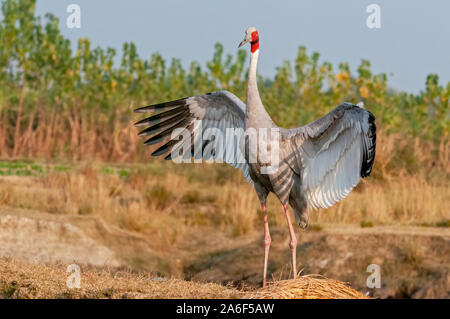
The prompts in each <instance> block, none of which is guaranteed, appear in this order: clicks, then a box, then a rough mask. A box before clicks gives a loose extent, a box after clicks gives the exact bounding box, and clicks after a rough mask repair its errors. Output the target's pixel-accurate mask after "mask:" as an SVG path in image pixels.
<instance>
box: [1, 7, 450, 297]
mask: <svg viewBox="0 0 450 319" xmlns="http://www.w3.org/2000/svg"><path fill="white" fill-rule="evenodd" d="M1 4H2V5H1V10H2V14H1V17H2V18H1V20H0V297H5V298H10V297H13V298H36V297H37V298H41V297H42V298H55V297H69V298H83V297H105V298H110V297H111V298H121V297H130V298H133V297H149V298H157V297H164V298H165V297H167V298H171V297H211V298H216V297H217V298H219V297H223V298H236V297H243V296H244V297H247V296H249V294H251V293H253V292H255V289H257V288H258V287H259V286H260V283H261V276H262V261H263V238H262V237H263V222H262V216H261V211H260V207H259V203H258V200H257V198H256V194H255V193H254V191H253V189H252V188H251V187H250V185H248V184H247V183H246V181H245V180H244V178H243V177H242V174H241V173H240V171H236V170H234V169H232V168H231V167H228V166H226V165H224V164H214V165H210V164H185V165H177V164H174V163H172V162H171V161H163V160H160V159H158V158H152V159H150V158H149V153H148V150H146V148H145V147H144V146H143V145H142V142H143V141H142V140H140V139H139V138H138V136H137V133H138V130H137V128H136V127H134V126H133V123H134V122H137V121H138V120H140V119H141V118H140V117H139V116H137V115H136V114H134V113H133V112H132V110H133V109H134V108H136V107H139V106H144V105H148V104H154V103H159V102H162V101H167V100H171V99H177V98H181V97H185V96H191V95H195V94H204V93H206V92H211V91H216V90H220V89H226V90H229V91H232V92H233V93H235V94H236V95H237V96H238V97H239V98H241V99H243V100H245V99H244V98H245V87H246V72H247V66H248V56H247V54H246V52H245V51H243V50H240V51H238V52H237V53H236V55H225V54H224V48H223V46H222V45H221V44H220V43H217V44H216V46H215V48H214V49H215V50H214V55H213V57H212V59H211V61H209V62H207V63H206V65H205V66H203V65H200V64H199V63H198V62H196V61H193V62H192V63H191V64H190V66H189V68H186V69H185V68H183V67H182V65H181V62H180V60H179V59H173V60H171V61H166V60H164V58H163V57H162V56H161V55H160V54H159V53H157V52H155V53H154V54H153V55H152V56H151V57H140V56H139V54H138V52H137V49H136V46H135V45H134V44H133V43H124V45H123V50H122V52H120V53H118V52H117V50H115V49H112V48H100V47H96V48H93V47H91V43H90V40H89V39H87V38H83V39H79V41H78V44H77V46H76V49H75V50H72V46H71V43H70V41H69V40H68V39H66V38H64V36H63V35H62V34H61V32H60V29H59V26H60V24H59V21H58V19H57V18H56V17H55V16H53V15H52V14H48V15H46V16H45V17H39V16H36V14H35V1H33V0H3V1H1ZM119 54H121V56H119V58H120V59H118V55H119ZM118 60H120V63H117V61H118ZM419 62H420V61H419ZM280 63H281V65H280V66H279V67H278V68H277V73H276V75H275V76H274V77H273V78H262V77H260V78H259V82H258V83H259V89H260V91H261V98H262V100H263V102H264V104H265V105H266V107H267V111H268V113H269V114H270V115H271V116H272V117H273V119H274V121H275V122H276V123H277V124H278V125H280V126H283V127H286V128H288V127H296V126H300V125H304V124H306V123H309V122H311V121H313V120H315V119H317V118H318V117H320V116H322V115H325V114H326V113H327V112H329V111H330V110H331V109H332V108H334V107H335V106H337V105H338V104H339V103H341V102H343V101H349V102H353V103H357V102H364V105H365V107H366V108H367V109H368V110H370V111H371V112H372V113H373V114H375V116H376V125H377V150H376V158H375V164H374V169H373V172H372V174H371V176H370V177H369V178H367V179H364V180H363V181H361V183H360V184H359V185H358V186H357V187H356V188H355V189H354V190H353V191H352V193H351V194H350V195H349V196H348V197H347V198H346V199H344V200H343V201H341V202H339V203H338V204H336V205H335V206H333V207H331V208H329V209H327V210H318V211H312V212H311V218H310V224H309V227H308V228H307V229H306V230H304V231H302V230H300V229H298V228H297V229H296V232H297V237H298V249H297V251H298V256H297V259H298V269H299V270H300V271H301V274H302V275H305V276H307V277H305V278H312V277H308V276H310V275H323V276H325V277H327V278H330V279H336V280H340V281H342V282H346V283H349V284H350V285H351V287H353V288H354V289H356V290H357V291H359V292H361V293H363V294H366V293H367V294H369V295H370V296H373V297H377V298H378V297H379V298H389V297H412V298H436V297H440V298H449V297H450V296H449V291H450V288H449V285H450V268H449V267H450V266H449V265H450V260H449V257H450V242H449V241H450V228H449V227H450V213H449V209H448V208H449V207H450V163H449V161H450V135H449V123H450V121H449V119H450V107H449V98H450V83H441V82H442V81H440V80H439V77H438V75H436V74H429V75H428V76H427V78H426V79H424V89H423V90H421V91H420V92H418V93H415V94H412V93H409V92H402V91H397V90H395V89H393V88H391V87H390V86H389V77H388V76H387V75H386V74H374V73H373V72H372V71H371V68H370V61H368V60H362V61H361V63H360V65H359V66H358V68H357V72H355V73H352V72H350V66H349V65H348V63H346V62H342V63H340V64H339V65H337V66H333V65H332V64H331V63H329V62H327V61H322V60H321V58H320V55H319V53H317V52H313V53H311V52H308V51H307V49H306V48H305V47H304V46H302V45H299V48H298V55H297V57H296V59H295V60H294V61H283V62H281V61H280ZM268 211H269V222H270V228H271V233H272V248H271V252H270V258H269V277H270V278H271V281H276V282H280V280H283V279H287V278H288V277H289V271H290V268H289V250H288V238H289V236H288V232H287V228H286V226H285V219H284V216H283V213H282V207H281V205H280V203H279V202H278V201H277V200H276V198H275V197H272V196H269V201H268ZM72 263H76V264H79V265H81V267H82V273H83V274H84V275H83V276H84V277H83V278H85V279H84V280H85V281H84V282H85V283H86V284H90V286H84V287H83V288H81V289H82V290H70V289H68V288H67V287H66V286H65V278H66V276H68V274H67V273H65V269H66V267H67V265H69V264H72ZM370 264H377V265H379V266H380V267H381V288H376V289H375V288H368V287H367V285H366V279H367V277H368V276H369V275H370V274H369V273H368V272H367V271H366V270H367V267H368V265H370ZM116 276H119V277H120V278H119V279H117V286H116V284H115V283H114V282H115V281H116ZM155 278H156V281H155V280H153V279H155ZM158 278H159V279H158ZM307 280H309V279H305V281H304V282H307ZM329 284H330V285H332V284H331V281H330V282H329ZM330 287H331V286H330Z"/></svg>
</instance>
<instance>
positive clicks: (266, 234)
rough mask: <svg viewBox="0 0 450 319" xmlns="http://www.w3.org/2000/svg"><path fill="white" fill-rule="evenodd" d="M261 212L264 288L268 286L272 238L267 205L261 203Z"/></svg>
mask: <svg viewBox="0 0 450 319" xmlns="http://www.w3.org/2000/svg"><path fill="white" fill-rule="evenodd" d="M261 210H262V213H263V217H264V273H263V287H265V286H266V281H267V262H268V260H269V249H270V243H271V242H272V238H270V232H269V220H268V216H267V207H266V203H261Z"/></svg>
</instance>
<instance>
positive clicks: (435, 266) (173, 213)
mask: <svg viewBox="0 0 450 319" xmlns="http://www.w3.org/2000/svg"><path fill="white" fill-rule="evenodd" d="M1 166H2V172H3V173H2V176H1V177H0V181H1V186H0V225H1V226H2V232H1V233H0V247H1V248H0V256H3V257H4V258H5V257H6V258H12V260H13V261H15V263H13V264H14V265H17V264H19V265H21V264H24V265H27V264H29V263H32V264H36V263H37V264H46V265H49V266H47V267H54V266H51V265H53V264H56V265H59V266H57V267H59V268H58V269H59V272H63V271H64V270H65V267H67V265H68V264H71V263H74V262H75V263H77V264H80V265H84V266H83V267H87V269H91V268H92V267H94V268H95V269H96V270H97V271H99V272H100V273H102V271H112V272H113V273H115V272H117V271H123V270H126V272H127V273H128V275H129V276H131V277H130V278H140V277H139V276H141V275H144V274H148V273H151V274H153V277H160V276H161V277H162V278H166V279H168V280H172V279H173V280H175V279H176V280H179V281H176V282H177V283H178V284H181V285H184V284H185V283H184V282H183V281H182V280H188V281H189V282H193V284H194V283H195V282H199V283H207V282H215V283H218V284H222V285H225V286H227V287H228V288H229V289H232V290H233V289H234V290H233V291H234V293H239V294H242V293H244V292H245V291H246V289H254V288H257V287H259V285H260V280H261V266H262V258H263V245H262V234H263V232H262V220H261V219H262V218H261V213H260V212H259V211H258V208H257V200H256V198H255V197H256V195H255V194H254V193H253V191H252V190H251V188H250V187H249V186H248V185H247V184H246V182H245V181H244V180H243V178H242V177H241V176H240V173H239V172H237V171H235V170H233V169H232V168H229V167H226V166H224V167H220V166H219V167H216V166H213V165H204V167H189V165H187V166H186V165H185V166H182V165H175V164H172V163H170V162H160V161H153V162H151V163H150V164H148V165H137V164H134V165H125V164H120V165H112V164H104V163H84V164H74V163H65V164H48V163H44V162H34V161H3V162H1ZM409 182H410V183H412V184H411V185H410V184H407V183H405V184H399V183H398V182H396V181H392V182H388V181H376V180H372V181H371V182H370V184H369V182H367V183H364V184H362V186H361V187H360V188H359V189H358V190H357V191H355V192H353V193H352V194H351V195H350V196H349V197H348V198H347V199H346V200H345V201H344V202H342V203H341V204H338V205H337V206H336V207H333V208H331V209H329V210H324V211H314V212H313V213H312V217H311V223H310V226H309V228H308V229H307V230H306V231H301V230H299V229H298V230H297V236H298V241H299V245H298V250H299V252H298V259H299V269H300V270H301V273H302V274H303V275H311V274H321V275H324V276H326V277H328V278H333V279H338V280H341V281H343V282H348V283H350V284H351V285H352V287H353V288H355V289H357V290H358V291H360V292H363V293H369V294H370V295H371V296H374V297H382V298H387V297H415V298H420V297H428V298H433V297H445V298H446V297H448V288H447V287H448V278H449V266H448V265H449V264H450V260H448V256H450V251H449V249H450V245H449V240H450V229H449V220H448V215H447V214H448V213H447V210H446V207H447V205H448V204H449V203H448V200H449V198H450V197H449V196H448V195H449V188H448V187H445V185H444V186H439V185H433V184H430V183H427V182H425V181H420V180H413V179H411V180H409ZM418 185H420V187H421V189H422V192H421V196H420V197H419V196H412V194H417V191H416V190H415V189H414V188H415V187H418ZM243 194H247V195H245V196H243ZM436 196H441V197H440V198H441V199H440V204H441V206H440V205H435V206H434V208H433V209H434V214H433V215H431V214H425V213H423V212H424V211H425V212H430V211H431V210H430V209H429V208H426V201H427V200H431V199H432V198H433V197H436ZM343 205H345V206H344V207H341V206H343ZM380 207H383V209H381V210H380ZM422 209H423V210H422ZM396 211H398V212H404V213H399V214H398V215H397V216H396V214H395V212H396ZM344 212H345V214H349V215H350V216H346V215H345V214H344ZM446 218H447V219H446ZM269 221H270V224H271V233H272V239H273V244H272V249H271V255H270V261H269V276H270V277H271V278H273V280H280V279H287V278H288V277H289V276H288V275H289V271H290V268H289V250H288V238H289V236H288V232H287V229H286V227H285V221H284V219H283V214H282V208H281V207H280V205H279V203H278V202H277V200H276V199H275V198H274V197H272V198H270V200H269ZM12 238H15V240H14V241H11V239H12ZM372 263H375V264H379V265H380V266H381V269H382V288H381V289H368V288H367V286H366V278H367V276H368V275H369V273H367V272H366V268H367V266H368V265H369V264H372ZM16 267H17V266H16ZM26 267H31V268H30V269H41V268H39V266H26ZM42 267H43V266H42ZM42 269H43V268H42ZM46 273H52V272H46ZM34 276H36V274H35V275H34ZM66 276H67V275H66ZM5 278H6V276H5V275H4V276H3V279H2V280H1V281H3V284H7V283H10V282H11V281H14V282H17V280H10V281H7V280H6V279H5ZM64 278H65V277H64ZM130 278H129V279H130ZM171 278H172V279H171ZM30 280H31V279H30ZM40 280H45V278H41V279H40ZM49 280H51V281H54V280H56V279H51V278H49ZM61 280H62V279H61V276H60V277H59V281H61ZM19 282H20V281H19ZM63 283H64V282H63ZM135 284H136V285H140V284H142V282H141V280H140V279H136V282H135ZM186 284H188V283H186ZM128 285H129V284H128ZM8 287H9V286H8ZM113 287H114V286H112V287H109V288H111V289H113ZM127 287H128V286H127ZM159 287H161V286H159ZM208 287H209V288H208ZM211 287H213V288H214V287H216V288H217V289H219V290H217V291H215V292H214V293H213V292H211V295H210V293H209V289H213V288H211ZM233 287H234V288H233ZM52 289H53V290H52V291H53V292H52V293H51V294H50V295H48V294H47V295H46V294H45V293H44V292H42V293H44V295H43V296H46V297H55V296H57V295H58V292H57V291H55V288H52ZM105 289H106V288H105ZM117 289H119V288H117ZM130 289H131V288H130ZM171 289H173V288H167V290H164V289H163V290H161V291H159V290H158V291H156V292H153V293H147V295H145V296H148V297H158V296H160V297H164V296H167V297H169V296H171V294H174V295H172V296H176V290H177V289H178V288H175V289H174V290H171ZM186 289H187V288H186ZM189 289H190V288H189ZM189 289H188V290H189ZM236 289H237V290H236ZM66 290H67V288H64V287H63V288H61V291H60V292H59V293H63V292H64V291H65V292H67V291H66ZM119 290H120V289H119ZM38 291H40V290H39V289H38ZM120 291H124V290H123V289H122V290H120ZM130 291H131V292H133V291H134V290H133V289H131V290H130ZM131 292H130V293H131ZM72 293H74V294H75V295H74V296H76V295H78V296H79V293H77V292H76V291H73V292H72ZM91 293H92V292H90V293H87V295H89V296H92V295H90V294H91ZM204 293H205V294H204V296H205V297H212V296H215V297H220V296H221V297H230V296H232V295H233V293H232V292H230V291H229V290H227V289H225V288H223V290H222V288H218V286H208V285H207V286H205V292H204ZM14 296H17V297H19V296H21V295H20V294H16V295H14ZM24 296H28V297H30V295H24ZM114 296H116V297H117V295H114ZM130 296H131V295H130ZM136 296H137V295H136ZM142 296H144V295H142ZM186 296H189V295H186ZM202 296H203V295H202ZM237 296H242V295H237Z"/></svg>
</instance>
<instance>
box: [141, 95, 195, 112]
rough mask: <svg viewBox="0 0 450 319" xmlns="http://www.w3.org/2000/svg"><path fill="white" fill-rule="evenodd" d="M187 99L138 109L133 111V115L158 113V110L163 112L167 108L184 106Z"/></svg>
mask: <svg viewBox="0 0 450 319" xmlns="http://www.w3.org/2000/svg"><path fill="white" fill-rule="evenodd" d="M187 99H188V97H184V98H181V99H178V100H173V101H169V102H163V103H158V104H152V105H147V106H143V107H139V108H137V109H135V110H134V113H146V112H154V111H158V110H164V109H166V108H168V107H174V106H180V105H184V104H186V100H187Z"/></svg>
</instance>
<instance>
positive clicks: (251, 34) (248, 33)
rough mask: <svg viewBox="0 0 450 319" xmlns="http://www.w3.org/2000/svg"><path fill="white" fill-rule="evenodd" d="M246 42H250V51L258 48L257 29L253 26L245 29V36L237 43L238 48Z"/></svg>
mask: <svg viewBox="0 0 450 319" xmlns="http://www.w3.org/2000/svg"><path fill="white" fill-rule="evenodd" d="M246 43H250V50H251V51H252V53H253V52H255V51H256V50H258V49H259V35H258V31H257V30H256V29H255V28H254V27H250V28H248V29H247V30H245V38H244V40H242V41H241V43H239V46H238V48H240V47H241V46H243V45H244V44H246Z"/></svg>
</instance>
